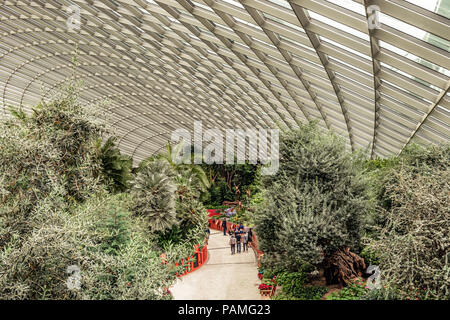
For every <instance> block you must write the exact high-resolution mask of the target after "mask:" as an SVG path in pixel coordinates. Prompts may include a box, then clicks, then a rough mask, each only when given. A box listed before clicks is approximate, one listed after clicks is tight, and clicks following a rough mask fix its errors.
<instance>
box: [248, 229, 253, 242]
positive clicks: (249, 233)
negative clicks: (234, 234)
mask: <svg viewBox="0 0 450 320" xmlns="http://www.w3.org/2000/svg"><path fill="white" fill-rule="evenodd" d="M252 241H253V231H252V228H250V229H249V230H248V242H252Z"/></svg>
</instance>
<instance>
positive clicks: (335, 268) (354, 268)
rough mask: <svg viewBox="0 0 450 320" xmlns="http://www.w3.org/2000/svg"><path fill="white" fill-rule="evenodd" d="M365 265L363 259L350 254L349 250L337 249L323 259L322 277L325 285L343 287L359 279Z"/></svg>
mask: <svg viewBox="0 0 450 320" xmlns="http://www.w3.org/2000/svg"><path fill="white" fill-rule="evenodd" d="M365 269H366V264H365V263H364V259H363V258H361V257H360V256H358V255H357V254H355V253H353V252H350V248H347V247H346V248H344V249H339V250H337V251H335V252H334V253H333V254H331V255H330V256H329V257H326V258H325V263H324V275H325V278H326V280H327V284H336V283H338V284H340V285H341V287H343V286H344V285H345V284H347V283H348V282H349V281H351V280H352V279H354V278H356V277H361V276H362V275H363V272H364V270H365Z"/></svg>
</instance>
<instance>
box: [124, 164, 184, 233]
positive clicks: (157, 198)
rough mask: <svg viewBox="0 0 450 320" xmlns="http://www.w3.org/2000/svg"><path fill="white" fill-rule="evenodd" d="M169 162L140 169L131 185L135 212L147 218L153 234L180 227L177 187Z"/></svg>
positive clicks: (148, 165) (147, 165)
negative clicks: (176, 207)
mask: <svg viewBox="0 0 450 320" xmlns="http://www.w3.org/2000/svg"><path fill="white" fill-rule="evenodd" d="M173 177H174V173H173V170H172V168H171V167H170V166H169V164H168V163H167V162H164V161H161V160H158V159H154V160H153V161H148V162H147V164H146V166H145V167H143V168H141V170H139V172H138V173H137V175H136V178H135V179H134V181H133V183H132V189H131V194H132V195H133V197H134V200H135V201H134V211H135V212H136V213H137V214H139V215H141V216H144V217H145V219H146V220H147V222H148V225H149V229H150V230H151V231H152V232H157V231H164V230H168V229H171V228H172V227H173V226H174V225H176V224H177V219H176V211H175V191H176V190H177V187H176V184H175V182H174V180H173Z"/></svg>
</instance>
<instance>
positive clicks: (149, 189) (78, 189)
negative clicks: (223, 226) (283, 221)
mask: <svg viewBox="0 0 450 320" xmlns="http://www.w3.org/2000/svg"><path fill="white" fill-rule="evenodd" d="M76 92H77V90H76V89H74V87H73V86H72V85H69V86H68V87H65V88H63V89H62V90H61V92H60V93H59V94H57V95H56V96H55V97H54V98H53V99H52V100H51V101H50V102H48V103H44V102H42V103H40V104H39V105H38V106H36V107H35V108H34V109H33V112H32V114H31V115H26V114H25V113H23V112H22V111H20V110H12V114H13V115H14V117H13V118H11V119H9V120H6V121H4V122H2V123H1V124H0V298H1V299H170V298H171V296H170V294H169V293H168V291H167V288H168V287H169V286H170V285H171V284H172V283H173V281H174V280H175V274H176V272H177V271H178V270H177V268H175V267H174V263H175V262H176V261H178V260H179V259H181V258H184V257H186V256H188V255H190V254H191V252H192V248H193V245H194V244H195V243H202V241H203V237H204V221H202V224H201V225H199V226H198V227H197V225H196V223H197V221H195V222H193V225H194V226H192V225H191V226H190V228H191V230H190V231H189V232H186V235H185V236H184V237H183V238H182V239H180V241H179V242H180V243H182V244H180V245H171V246H167V245H165V243H161V241H160V238H161V235H160V233H159V232H161V231H162V230H165V229H170V228H171V227H172V226H174V225H182V224H183V223H184V220H183V219H180V218H179V216H180V215H182V214H183V212H182V211H183V210H184V209H182V208H181V209H179V210H178V215H177V212H176V211H177V210H176V205H175V197H176V194H175V191H176V189H177V185H176V181H175V179H174V178H173V177H172V175H170V174H169V173H168V172H169V171H170V170H172V169H171V168H170V166H169V165H167V164H166V163H164V162H161V161H160V162H152V163H149V164H146V165H144V166H143V167H144V168H143V169H142V170H141V171H140V172H139V173H138V174H137V175H136V177H134V179H133V181H131V180H132V179H131V178H132V174H131V159H130V158H129V157H126V156H123V155H121V154H120V152H119V150H118V149H117V148H116V147H115V145H114V137H112V138H110V139H108V140H106V142H104V143H102V140H103V137H104V136H105V135H108V134H109V131H108V128H107V126H106V124H105V122H104V121H103V120H102V119H103V117H102V116H101V115H100V114H99V113H98V110H101V109H100V108H99V107H97V106H87V105H83V104H81V103H80V101H79V99H78V96H77V94H76ZM163 166H165V167H168V168H167V170H166V171H164V170H160V169H161V167H163ZM130 185H132V189H131V192H129V190H128V189H129V186H130ZM121 192H122V193H121ZM162 253H165V259H166V261H167V264H163V263H161V258H160V255H161V254H162Z"/></svg>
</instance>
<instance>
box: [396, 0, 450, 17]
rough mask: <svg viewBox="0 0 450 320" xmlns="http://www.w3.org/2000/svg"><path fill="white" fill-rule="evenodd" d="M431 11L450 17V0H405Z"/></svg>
mask: <svg viewBox="0 0 450 320" xmlns="http://www.w3.org/2000/svg"><path fill="white" fill-rule="evenodd" d="M405 1H407V2H409V3H412V4H414V5H416V6H419V7H421V8H424V9H427V10H429V11H431V12H434V13H437V14H440V15H441V16H444V17H446V18H447V19H450V1H448V0H426V1H425V0H405Z"/></svg>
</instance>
